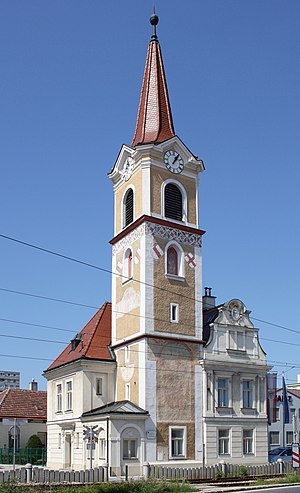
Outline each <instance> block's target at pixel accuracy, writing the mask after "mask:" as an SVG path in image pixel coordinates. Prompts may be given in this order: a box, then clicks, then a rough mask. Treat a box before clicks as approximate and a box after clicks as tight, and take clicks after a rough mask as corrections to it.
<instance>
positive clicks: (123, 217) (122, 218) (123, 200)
mask: <svg viewBox="0 0 300 493" xmlns="http://www.w3.org/2000/svg"><path fill="white" fill-rule="evenodd" d="M130 189H131V190H132V191H133V221H132V223H134V221H135V186H134V185H129V186H128V187H127V188H126V190H125V191H124V193H123V195H122V200H121V228H122V229H124V228H127V227H128V226H129V224H128V225H127V226H125V223H126V214H125V212H126V210H125V198H126V195H127V192H128V191H129V190H130ZM132 223H130V224H132Z"/></svg>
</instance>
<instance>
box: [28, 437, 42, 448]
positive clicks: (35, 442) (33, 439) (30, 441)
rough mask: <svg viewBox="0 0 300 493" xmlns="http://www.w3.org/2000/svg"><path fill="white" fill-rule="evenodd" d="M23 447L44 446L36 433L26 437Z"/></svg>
mask: <svg viewBox="0 0 300 493" xmlns="http://www.w3.org/2000/svg"><path fill="white" fill-rule="evenodd" d="M25 448H44V445H43V444H42V442H41V440H40V438H39V437H38V436H37V435H31V437H29V438H28V441H27V443H26V445H25Z"/></svg>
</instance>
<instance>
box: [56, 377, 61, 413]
mask: <svg viewBox="0 0 300 493" xmlns="http://www.w3.org/2000/svg"><path fill="white" fill-rule="evenodd" d="M56 412H57V413H61V412H62V385H61V383H59V384H58V385H57V386H56Z"/></svg>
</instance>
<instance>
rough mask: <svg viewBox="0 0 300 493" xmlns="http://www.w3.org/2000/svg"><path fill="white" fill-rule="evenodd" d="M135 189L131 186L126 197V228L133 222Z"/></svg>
mask: <svg viewBox="0 0 300 493" xmlns="http://www.w3.org/2000/svg"><path fill="white" fill-rule="evenodd" d="M133 198H134V196H133V190H132V188H130V189H129V190H128V191H127V192H126V195H125V197H124V228H126V226H128V225H129V224H131V223H132V222H133Z"/></svg>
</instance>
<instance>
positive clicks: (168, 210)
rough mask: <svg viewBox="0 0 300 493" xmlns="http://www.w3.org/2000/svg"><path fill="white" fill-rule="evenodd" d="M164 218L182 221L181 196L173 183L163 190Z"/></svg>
mask: <svg viewBox="0 0 300 493" xmlns="http://www.w3.org/2000/svg"><path fill="white" fill-rule="evenodd" d="M165 217H168V218H170V219H176V220H177V221H182V195H181V191H180V190H179V188H178V187H177V186H176V185H174V184H173V183H168V185H166V188H165Z"/></svg>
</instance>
